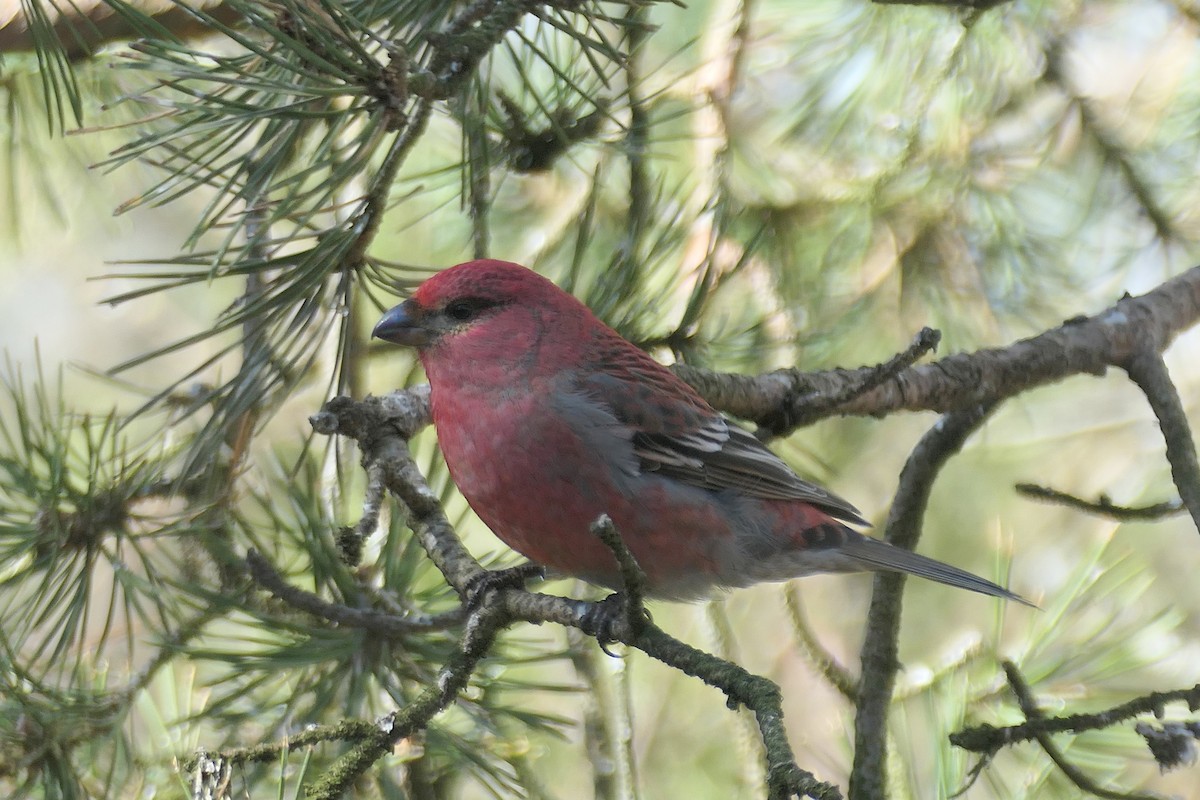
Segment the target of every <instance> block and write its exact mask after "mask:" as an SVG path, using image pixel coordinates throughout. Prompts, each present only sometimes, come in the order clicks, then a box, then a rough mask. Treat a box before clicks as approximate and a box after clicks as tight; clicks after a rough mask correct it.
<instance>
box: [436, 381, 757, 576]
mask: <svg viewBox="0 0 1200 800" xmlns="http://www.w3.org/2000/svg"><path fill="white" fill-rule="evenodd" d="M510 406H511V407H507V408H493V409H491V411H492V414H499V417H493V418H503V419H505V420H506V423H505V424H502V425H501V424H493V425H488V424H486V420H485V419H483V417H484V416H492V414H488V415H479V416H478V417H476V418H473V419H471V420H470V422H469V423H468V424H456V425H454V426H439V428H438V436H439V442H440V444H441V447H442V452H443V454H444V455H445V457H446V463H447V464H448V466H449V468H450V473H451V475H452V477H453V478H454V481H455V483H456V484H457V485H458V487H459V489H460V490H461V491H462V493H463V495H464V496H465V497H466V499H467V501H468V502H469V503H470V504H471V507H472V508H473V509H474V510H475V513H477V514H478V515H479V517H480V518H481V519H482V520H483V521H484V523H486V524H487V526H488V527H489V528H491V529H492V531H493V532H494V533H495V534H496V535H497V536H498V537H499V538H500V539H501V540H502V541H504V543H505V544H507V545H508V546H509V547H512V548H513V549H514V550H516V551H518V552H520V553H521V554H522V555H524V556H526V557H527V558H529V559H530V560H532V561H535V562H537V563H539V564H542V565H544V566H547V567H550V568H552V569H555V570H558V571H560V572H563V573H565V574H567V575H572V576H576V577H580V578H583V579H585V580H588V581H591V582H593V583H598V584H601V585H604V586H608V587H611V588H619V584H620V576H619V573H618V570H617V565H616V560H615V558H614V556H613V554H612V552H611V551H609V549H608V548H607V547H606V546H605V545H604V544H603V543H601V542H600V541H599V540H598V539H597V538H596V537H595V536H594V535H593V534H592V533H591V530H590V526H591V524H592V523H593V522H594V521H595V520H596V519H597V517H599V516H600V515H601V514H608V515H609V516H610V517H612V519H613V522H614V523H615V525H616V527H617V530H618V531H619V532H620V534H621V537H622V540H623V541H624V542H625V544H626V545H627V546H628V547H629V549H630V550H631V552H632V553H633V554H634V556H635V557H636V558H637V560H638V563H639V565H640V566H641V568H642V570H643V571H644V572H645V574H646V577H647V580H648V583H649V590H650V593H651V594H653V595H659V596H667V597H679V598H684V597H694V596H698V595H701V594H704V593H705V592H706V591H707V590H708V589H709V588H710V587H711V586H712V585H714V583H717V582H720V581H719V578H718V574H719V572H720V568H721V565H722V563H723V561H725V560H727V559H728V558H731V557H732V554H731V553H729V552H727V551H728V550H729V549H730V548H732V547H734V544H733V542H732V539H733V537H732V535H731V533H730V530H729V522H728V520H727V519H726V517H725V515H724V514H723V513H722V508H721V507H720V505H719V503H718V502H717V501H716V498H715V496H714V495H713V494H712V493H711V492H707V491H704V490H701V489H696V488H694V487H686V486H680V485H678V484H676V483H675V482H673V481H669V480H667V479H663V478H660V477H658V476H655V475H638V476H634V477H629V476H626V475H618V474H617V472H616V471H615V470H614V469H612V468H611V467H610V466H609V465H608V464H606V463H604V462H603V460H602V459H601V458H600V457H599V456H598V455H597V454H596V453H595V452H592V451H591V449H590V448H589V447H588V446H587V443H586V442H584V441H583V440H582V439H581V438H580V437H579V436H578V435H576V434H575V432H574V431H573V430H571V429H570V427H569V426H567V425H566V424H564V423H561V422H557V421H556V420H555V419H554V418H553V415H552V414H541V413H539V410H538V409H537V408H535V407H531V404H529V403H513V404H510ZM457 419H459V420H461V419H463V417H461V416H460V417H457ZM435 420H436V417H435ZM512 420H521V422H520V423H519V424H511V421H512Z"/></svg>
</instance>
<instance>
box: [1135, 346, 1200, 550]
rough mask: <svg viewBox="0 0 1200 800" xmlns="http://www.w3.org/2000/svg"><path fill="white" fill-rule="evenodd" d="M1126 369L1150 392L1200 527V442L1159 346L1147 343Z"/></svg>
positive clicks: (1175, 474) (1178, 482)
mask: <svg viewBox="0 0 1200 800" xmlns="http://www.w3.org/2000/svg"><path fill="white" fill-rule="evenodd" d="M1125 371H1126V372H1128V373H1129V378H1130V379H1131V380H1132V381H1133V382H1134V383H1136V384H1137V385H1138V388H1139V389H1141V390H1142V392H1143V393H1144V394H1145V395H1146V399H1147V400H1149V401H1150V408H1151V409H1152V410H1153V411H1154V416H1155V417H1157V418H1158V426H1159V428H1161V429H1162V433H1163V438H1164V439H1165V440H1166V443H1167V462H1168V463H1170V465H1171V477H1172V478H1173V479H1174V481H1175V488H1177V489H1178V490H1179V498H1180V500H1182V501H1183V504H1184V506H1186V507H1187V510H1188V513H1190V514H1191V515H1192V522H1194V523H1195V525H1196V529H1197V531H1200V463H1198V462H1197V461H1196V443H1195V441H1193V439H1192V429H1191V427H1190V426H1189V425H1188V421H1187V414H1185V413H1184V410H1183V402H1182V401H1181V400H1180V399H1179V392H1178V391H1177V390H1176V389H1175V384H1174V383H1173V382H1172V381H1171V374H1170V373H1169V372H1168V371H1167V365H1166V362H1164V361H1163V359H1162V355H1161V354H1160V353H1159V351H1158V350H1155V349H1151V348H1150V347H1144V348H1141V349H1139V350H1137V351H1135V352H1134V354H1133V355H1132V356H1131V357H1130V358H1129V361H1128V362H1127V363H1126V364H1125Z"/></svg>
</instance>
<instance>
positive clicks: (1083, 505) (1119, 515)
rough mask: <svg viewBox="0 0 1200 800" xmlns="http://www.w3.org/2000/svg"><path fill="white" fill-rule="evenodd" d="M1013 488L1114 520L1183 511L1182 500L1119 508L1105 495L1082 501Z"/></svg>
mask: <svg viewBox="0 0 1200 800" xmlns="http://www.w3.org/2000/svg"><path fill="white" fill-rule="evenodd" d="M1014 488H1015V489H1016V490H1017V493H1018V494H1022V495H1025V496H1026V497H1032V498H1034V499H1037V500H1044V501H1046V502H1047V503H1058V504H1060V505H1064V506H1067V507H1068V508H1074V509H1078V510H1079V511H1086V512H1088V513H1090V514H1099V515H1100V516H1104V517H1109V518H1110V519H1116V520H1156V519H1162V518H1163V517H1170V516H1174V515H1175V514H1178V513H1179V512H1181V511H1183V510H1184V507H1183V501H1182V500H1167V501H1165V502H1162V503H1155V504H1153V505H1149V506H1119V505H1116V504H1115V503H1113V501H1112V498H1110V497H1109V496H1108V495H1106V494H1102V495H1100V497H1099V498H1097V499H1095V500H1084V499H1083V498H1082V497H1076V496H1075V495H1073V494H1068V493H1067V492H1062V491H1059V490H1058V489H1051V488H1050V487H1048V486H1038V485H1036V484H1033V483H1018V484H1017V485H1016V486H1015V487H1014Z"/></svg>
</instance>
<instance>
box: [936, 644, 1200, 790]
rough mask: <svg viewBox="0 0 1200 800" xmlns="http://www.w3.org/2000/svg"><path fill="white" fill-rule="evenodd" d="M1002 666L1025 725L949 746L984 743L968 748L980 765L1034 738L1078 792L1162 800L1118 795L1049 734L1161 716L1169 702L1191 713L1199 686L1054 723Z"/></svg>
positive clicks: (970, 734) (962, 737)
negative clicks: (1181, 703)
mask: <svg viewBox="0 0 1200 800" xmlns="http://www.w3.org/2000/svg"><path fill="white" fill-rule="evenodd" d="M1003 666H1004V674H1005V676H1006V677H1007V678H1008V685H1009V687H1010V688H1011V689H1012V691H1013V694H1014V695H1015V696H1016V698H1017V705H1019V706H1020V707H1021V711H1022V712H1023V713H1024V714H1025V717H1026V719H1027V720H1028V722H1026V723H1025V724H1024V725H1019V726H1014V727H1012V728H991V727H990V726H985V727H983V728H975V729H971V730H968V731H961V732H959V733H956V734H952V735H951V736H950V741H951V743H953V744H956V745H958V746H959V747H966V744H962V743H960V742H967V743H970V744H972V745H980V744H983V745H984V746H983V747H982V748H980V749H977V748H976V747H969V748H967V749H972V750H977V752H982V753H983V754H984V762H983V763H986V762H987V760H988V759H990V758H991V756H992V755H994V754H995V753H996V751H997V750H999V749H1000V748H1001V747H1003V746H1004V745H1006V744H1012V743H1014V742H1017V741H1028V740H1033V739H1036V740H1037V743H1038V744H1039V745H1041V748H1042V750H1044V751H1045V753H1046V755H1047V756H1049V757H1050V760H1051V761H1053V762H1054V764H1055V766H1057V767H1058V768H1059V770H1060V771H1061V772H1062V773H1063V774H1064V775H1065V776H1067V779H1068V780H1070V781H1071V782H1072V783H1073V784H1075V786H1077V787H1078V788H1079V789H1080V790H1081V791H1084V792H1087V793H1088V794H1092V795H1095V796H1096V797H1104V798H1109V800H1163V798H1162V797H1161V796H1160V795H1154V794H1141V793H1134V792H1120V791H1115V790H1113V789H1107V788H1105V787H1103V786H1100V785H1099V784H1097V783H1096V782H1095V781H1093V780H1092V779H1091V778H1090V777H1088V775H1087V774H1086V773H1085V772H1083V771H1082V770H1081V769H1079V768H1078V767H1076V766H1075V765H1074V764H1072V763H1071V762H1070V761H1069V760H1068V759H1067V757H1066V755H1065V754H1064V753H1063V752H1062V750H1061V749H1060V748H1059V747H1058V745H1056V744H1055V743H1054V741H1053V740H1052V739H1051V738H1050V734H1051V733H1052V732H1057V733H1061V732H1063V731H1073V732H1076V733H1078V732H1080V731H1084V730H1098V729H1099V728H1104V727H1107V726H1109V725H1112V724H1114V723H1116V722H1119V721H1121V720H1124V719H1128V718H1129V717H1130V716H1133V715H1135V714H1140V713H1144V712H1146V711H1154V712H1155V713H1156V714H1161V713H1162V708H1163V706H1164V705H1165V704H1166V703H1167V702H1170V701H1171V700H1181V699H1183V700H1187V702H1188V706H1189V707H1190V708H1192V709H1193V710H1194V709H1195V707H1196V703H1197V702H1200V686H1196V687H1193V688H1192V689H1190V690H1188V691H1187V692H1183V693H1176V692H1163V693H1154V694H1151V695H1147V696H1146V697H1143V698H1139V699H1138V700H1135V701H1132V702H1130V703H1126V704H1124V705H1122V706H1117V707H1116V708H1114V709H1110V710H1109V711H1105V712H1100V713H1099V714H1079V715H1073V716H1072V717H1059V718H1058V719H1057V720H1055V719H1048V718H1047V717H1046V716H1045V715H1044V714H1043V713H1042V710H1041V709H1040V708H1039V707H1038V704H1037V699H1036V698H1035V697H1034V696H1033V690H1032V689H1031V688H1030V687H1029V684H1028V683H1027V682H1026V681H1025V677H1024V676H1023V675H1021V672H1020V670H1018V669H1017V666H1016V664H1014V663H1012V662H1011V661H1005V662H1004V663H1003ZM1064 723H1067V725H1066V727H1063V724H1064ZM1018 729H1023V730H1021V731H1020V734H1019V735H1017V730H1018ZM1010 737H1011V738H1010Z"/></svg>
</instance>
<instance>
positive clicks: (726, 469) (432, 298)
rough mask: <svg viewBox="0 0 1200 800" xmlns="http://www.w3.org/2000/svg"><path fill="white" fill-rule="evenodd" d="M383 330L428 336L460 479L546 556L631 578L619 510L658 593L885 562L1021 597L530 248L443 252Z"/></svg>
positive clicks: (580, 571) (436, 401) (569, 568)
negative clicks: (814, 464)
mask: <svg viewBox="0 0 1200 800" xmlns="http://www.w3.org/2000/svg"><path fill="white" fill-rule="evenodd" d="M374 336H376V337H379V338H380V339H384V340H386V341H389V342H394V343H396V344H401V345H407V346H410V347H415V348H416V349H417V353H418V355H419V357H420V360H421V363H422V365H423V366H424V367H425V372H426V374H427V375H428V377H429V384H430V387H431V404H432V409H433V424H434V427H435V429H436V430H437V437H438V442H439V444H440V445H441V448H442V452H443V454H444V455H445V457H446V463H447V465H448V466H449V468H450V474H451V475H452V476H453V478H454V482H455V483H456V484H457V485H458V488H459V489H460V490H461V491H462V493H463V495H464V496H466V498H467V501H468V502H469V503H470V504H471V507H472V508H473V509H475V512H476V513H477V514H478V515H479V516H480V518H481V519H482V520H483V521H484V522H485V523H486V524H487V525H488V527H490V528H491V529H492V531H494V532H495V534H496V535H497V536H499V537H500V538H501V539H502V540H503V541H504V542H505V543H506V544H508V545H509V546H510V547H512V548H513V549H515V550H517V551H518V552H520V553H522V554H523V555H525V556H526V557H528V558H529V559H531V560H532V561H534V562H535V563H537V564H540V565H542V566H544V567H549V568H551V569H553V570H557V571H560V572H562V573H565V574H567V575H573V576H576V577H579V578H583V579H584V580H587V581H590V582H592V583H596V584H600V585H602V586H607V587H610V588H615V589H619V588H621V587H620V583H621V580H620V572H619V570H618V567H617V562H616V559H615V558H614V555H613V553H612V551H611V550H609V548H608V547H606V546H605V545H604V544H603V543H601V541H600V540H599V539H598V538H597V537H596V536H594V535H593V534H592V533H591V532H590V530H589V526H590V525H591V524H592V522H593V521H595V520H596V519H597V518H598V517H599V516H600V515H601V514H608V515H609V516H610V517H611V518H612V520H613V522H614V523H615V525H616V529H617V531H618V532H619V533H620V535H621V538H622V540H623V542H624V543H625V545H626V546H627V547H628V549H629V550H630V552H632V554H633V555H634V556H635V557H636V559H637V561H638V564H639V565H640V566H641V569H642V571H643V572H644V573H645V576H646V591H647V593H648V594H649V595H650V596H651V597H662V598H669V599H680V600H685V599H694V598H698V597H702V596H704V595H705V594H708V593H709V592H711V590H712V589H714V588H718V587H740V586H748V585H750V584H753V583H758V582H761V581H782V580H788V579H790V578H796V577H800V576H804V575H811V574H814V573H821V572H859V571H865V570H873V571H880V570H884V571H889V570H890V571H895V572H906V573H909V574H912V575H919V576H921V577H923V578H929V579H931V580H935V581H940V582H941V583H945V584H949V585H950V586H958V587H960V588H963V589H970V590H972V591H975V592H981V593H983V594H987V595H993V596H996V597H1004V598H1008V599H1010V600H1018V601H1021V598H1019V597H1018V596H1017V595H1015V594H1013V593H1011V592H1009V591H1008V590H1006V589H1004V588H1002V587H1000V586H997V585H996V584H994V583H992V582H990V581H987V580H984V579H983V578H980V577H977V576H975V575H972V574H970V573H969V572H965V571H963V570H961V569H957V568H956V567H952V566H950V565H948V564H943V563H942V562H940V561H935V560H934V559H931V558H926V557H925V556H921V555H917V554H916V553H912V552H909V551H907V550H903V549H900V548H897V547H893V546H891V545H889V544H887V543H885V542H882V541H880V540H878V539H873V538H871V537H869V536H866V535H864V534H862V533H859V532H858V531H855V530H853V529H852V528H850V527H848V525H847V524H846V523H850V524H852V525H865V524H866V522H865V521H864V520H863V519H862V517H861V516H860V515H859V512H858V510H857V509H855V508H854V506H852V505H850V504H849V503H847V502H846V501H845V500H842V499H841V498H840V497H837V496H836V495H834V494H832V493H831V492H829V491H826V490H825V489H823V488H821V487H820V486H817V485H816V484H813V483H809V482H808V481H805V480H802V479H801V478H800V477H799V476H797V475H796V473H795V472H793V471H792V469H791V468H790V467H788V466H787V464H785V463H784V462H783V461H782V460H781V459H780V458H779V457H778V456H776V455H775V454H774V453H772V452H771V451H770V450H769V449H767V447H766V446H765V445H763V444H762V443H761V442H760V441H759V440H758V439H756V438H755V437H754V436H753V435H751V434H750V433H749V432H747V431H746V430H744V429H742V428H740V427H738V426H737V425H736V424H735V423H733V422H731V421H729V420H727V419H725V418H724V417H723V416H721V414H719V413H718V412H717V411H716V410H715V409H713V408H712V407H711V406H710V405H709V404H708V403H706V402H705V401H704V400H703V399H702V398H701V397H700V395H699V394H697V393H696V391H695V390H694V389H692V387H690V386H689V385H688V384H686V383H684V382H683V380H681V379H680V378H678V377H676V375H675V374H674V373H672V372H671V371H670V370H668V369H667V368H666V367H664V366H662V365H661V364H659V363H658V362H657V361H655V360H654V359H652V358H651V357H650V356H649V355H647V354H646V353H645V352H643V351H642V350H640V349H638V348H637V347H635V346H634V345H633V344H630V343H629V342H628V341H626V340H625V339H623V338H622V337H621V336H620V334H618V333H617V332H616V331H614V330H613V329H611V328H609V327H608V326H607V325H605V324H604V323H603V322H601V321H600V320H598V319H597V318H596V317H595V316H594V315H593V314H592V312H591V311H590V310H589V309H588V308H587V306H585V305H584V304H583V303H581V302H580V301H579V300H577V299H575V298H574V297H572V296H571V295H570V294H568V293H566V292H564V291H562V290H561V289H559V288H558V287H557V286H555V285H554V284H553V283H552V282H550V281H549V280H547V279H545V278H543V277H541V276H540V275H538V274H537V273H535V272H533V271H531V270H529V269H526V268H525V267H522V266H520V265H518V264H512V263H508V262H504V261H493V260H483V261H471V262H468V263H466V264H459V265H458V266H456V267H452V268H450V269H447V270H444V271H442V272H440V273H438V274H437V275H434V276H433V277H432V278H430V279H428V280H427V281H425V282H424V283H423V284H421V286H420V287H418V289H417V290H416V292H415V293H414V294H413V295H412V297H410V298H409V299H408V300H406V301H404V302H403V303H401V304H400V305H398V306H396V307H395V308H393V309H391V310H390V311H388V312H387V313H386V314H385V315H384V317H383V318H382V319H381V320H380V321H379V324H378V325H376V326H375V331H374ZM1021 602H1024V601H1021Z"/></svg>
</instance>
